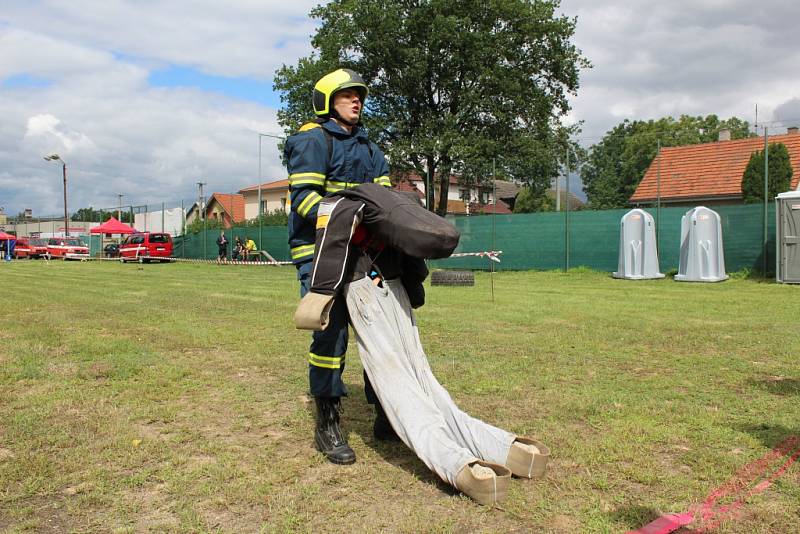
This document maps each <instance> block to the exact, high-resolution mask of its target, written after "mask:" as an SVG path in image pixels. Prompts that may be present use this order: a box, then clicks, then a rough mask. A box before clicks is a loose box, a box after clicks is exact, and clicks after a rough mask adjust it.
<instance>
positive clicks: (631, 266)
mask: <svg viewBox="0 0 800 534" xmlns="http://www.w3.org/2000/svg"><path fill="white" fill-rule="evenodd" d="M613 276H614V278H625V279H627V280H646V279H650V278H664V275H663V274H662V273H660V272H659V269H658V250H657V246H656V225H655V221H654V220H653V216H652V215H650V214H649V213H647V212H646V211H644V210H640V209H634V210H631V211H629V212H628V213H626V214H625V215H623V216H622V219H621V220H620V222H619V263H618V264H617V271H616V272H614V273H613Z"/></svg>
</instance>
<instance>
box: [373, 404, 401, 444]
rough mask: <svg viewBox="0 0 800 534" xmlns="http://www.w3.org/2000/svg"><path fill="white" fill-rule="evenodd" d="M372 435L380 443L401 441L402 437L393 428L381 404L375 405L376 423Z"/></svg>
mask: <svg viewBox="0 0 800 534" xmlns="http://www.w3.org/2000/svg"><path fill="white" fill-rule="evenodd" d="M372 435H373V436H375V439H377V440H378V441H400V436H398V435H397V432H395V431H394V428H392V424H391V423H390V422H389V419H388V418H387V417H386V412H384V411H383V406H381V403H380V402H376V403H375V423H374V424H373V425H372Z"/></svg>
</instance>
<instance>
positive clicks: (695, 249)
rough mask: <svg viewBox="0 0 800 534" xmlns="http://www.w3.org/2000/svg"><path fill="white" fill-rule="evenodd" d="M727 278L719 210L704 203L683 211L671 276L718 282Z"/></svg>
mask: <svg viewBox="0 0 800 534" xmlns="http://www.w3.org/2000/svg"><path fill="white" fill-rule="evenodd" d="M727 279H728V275H727V274H725V255H724V253H723V250H722V224H720V219H719V214H718V213H717V212H716V211H714V210H710V209H708V208H706V207H704V206H698V207H696V208H693V209H691V210H689V211H687V212H686V214H685V215H684V216H683V217H682V218H681V257H680V263H679V264H678V274H676V275H675V280H677V281H679V282H721V281H722V280H727Z"/></svg>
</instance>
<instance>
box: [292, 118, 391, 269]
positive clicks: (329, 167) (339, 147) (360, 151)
mask: <svg viewBox="0 0 800 534" xmlns="http://www.w3.org/2000/svg"><path fill="white" fill-rule="evenodd" d="M323 129H324V130H325V131H323ZM326 132H327V134H329V136H330V153H329V141H328V139H327V138H326ZM284 156H285V161H286V167H287V169H288V171H289V195H290V199H291V207H292V209H291V212H290V213H289V247H290V249H291V253H292V262H294V263H295V264H296V265H297V264H301V263H305V262H307V261H311V260H313V259H314V239H315V238H316V222H317V206H318V205H319V201H320V200H322V197H323V196H325V195H326V194H329V193H337V192H339V191H342V190H344V189H347V188H351V187H356V186H358V185H360V184H364V183H377V184H381V185H385V186H387V187H391V185H392V184H391V182H390V181H389V165H388V164H387V163H386V158H385V157H384V155H383V152H381V150H380V149H379V148H378V146H377V145H376V144H375V143H372V142H371V141H370V140H369V139H367V135H366V133H364V131H363V130H362V129H361V128H359V127H357V126H356V127H354V128H353V131H352V133H347V131H345V130H344V128H342V127H341V126H339V125H338V124H336V123H335V122H334V121H327V122H324V123H323V124H316V123H309V124H307V125H305V126H303V128H301V129H300V131H299V132H297V133H296V134H294V135H292V136H290V137H289V139H287V140H286V146H285V147H284Z"/></svg>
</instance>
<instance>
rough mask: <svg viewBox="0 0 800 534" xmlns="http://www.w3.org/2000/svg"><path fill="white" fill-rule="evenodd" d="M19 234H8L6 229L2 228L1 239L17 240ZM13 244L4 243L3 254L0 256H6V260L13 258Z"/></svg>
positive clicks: (1, 247)
mask: <svg viewBox="0 0 800 534" xmlns="http://www.w3.org/2000/svg"><path fill="white" fill-rule="evenodd" d="M16 240H17V236H15V235H11V234H7V233H5V232H4V231H2V230H0V241H6V242H7V241H16ZM11 250H12V249H11V244H10V243H3V244H2V246H0V251H2V255H0V257H2V258H5V259H6V260H8V259H11Z"/></svg>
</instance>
